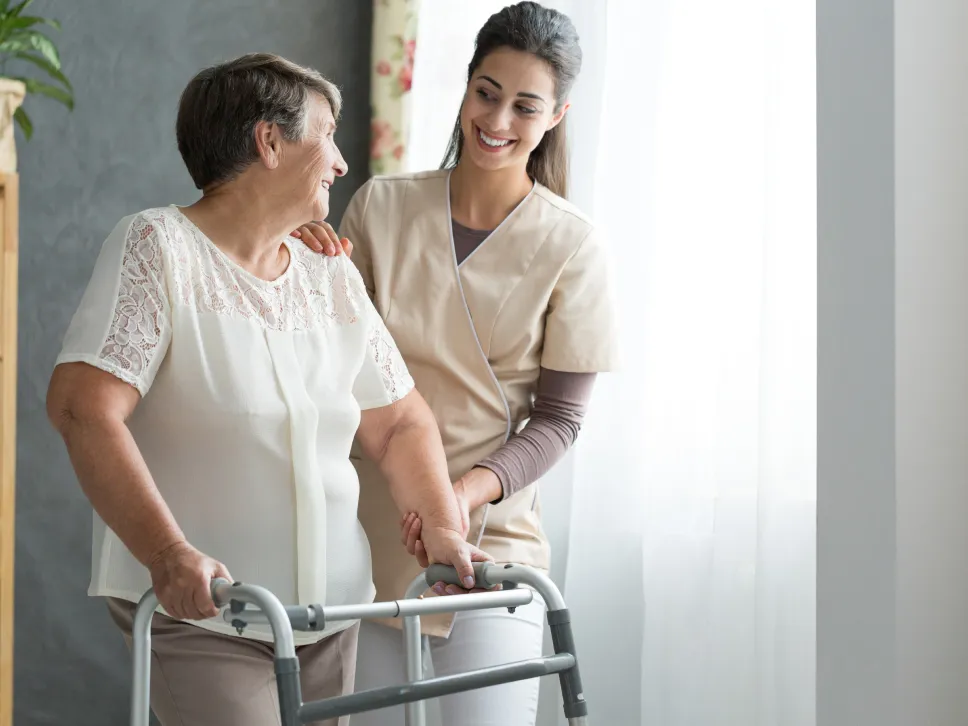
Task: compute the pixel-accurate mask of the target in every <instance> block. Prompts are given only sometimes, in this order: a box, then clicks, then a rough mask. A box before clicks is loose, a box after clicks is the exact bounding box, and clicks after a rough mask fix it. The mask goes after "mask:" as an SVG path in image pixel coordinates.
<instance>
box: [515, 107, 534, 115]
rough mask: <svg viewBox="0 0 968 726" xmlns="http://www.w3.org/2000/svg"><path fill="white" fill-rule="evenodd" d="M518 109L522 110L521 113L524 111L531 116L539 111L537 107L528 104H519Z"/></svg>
mask: <svg viewBox="0 0 968 726" xmlns="http://www.w3.org/2000/svg"><path fill="white" fill-rule="evenodd" d="M518 111H520V112H521V113H523V114H524V115H526V116H530V115H531V114H533V113H538V110H537V109H534V108H530V107H528V106H518Z"/></svg>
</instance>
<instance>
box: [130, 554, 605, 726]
mask: <svg viewBox="0 0 968 726" xmlns="http://www.w3.org/2000/svg"><path fill="white" fill-rule="evenodd" d="M474 577H475V582H476V586H477V587H480V588H484V589H487V590H489V591H488V592H482V593H470V594H466V595H450V596H443V597H432V598H421V597H420V595H421V593H423V592H424V591H425V590H426V589H427V587H430V586H432V585H433V584H434V583H437V582H445V583H448V584H454V585H460V581H459V578H458V576H457V572H456V570H455V569H454V568H453V567H448V566H444V565H431V566H430V567H429V568H427V569H426V570H425V571H424V572H423V573H421V574H420V575H419V576H417V577H416V578H415V579H414V581H413V582H412V583H411V585H410V587H409V588H408V590H407V592H406V595H405V596H404V598H403V599H401V600H393V601H387V602H374V603H365V604H360V605H336V606H331V607H324V606H322V605H308V606H284V605H283V604H282V603H281V602H280V601H279V599H278V598H276V596H275V595H273V594H272V593H271V592H269V591H268V590H266V589H265V588H262V587H259V586H257V585H247V584H242V583H234V584H233V583H229V582H228V581H227V580H223V579H219V580H214V581H213V582H212V598H213V599H214V600H215V604H216V605H217V606H218V607H220V608H223V612H222V618H223V620H225V621H226V622H228V623H230V624H232V625H234V626H235V627H236V629H237V630H238V631H239V633H240V634H241V633H242V632H243V631H244V630H245V628H246V627H247V626H248V625H250V624H253V623H268V624H269V626H270V628H271V630H272V636H273V640H274V643H275V673H276V685H277V688H278V691H279V710H280V713H281V717H282V726H301V725H302V724H309V723H312V722H315V721H321V720H323V719H331V718H336V717H339V716H345V715H350V714H355V713H362V712H364V711H372V710H375V709H379V708H387V707H390V706H397V705H401V704H403V705H404V706H405V709H406V726H425V724H426V713H425V704H426V700H427V699H430V698H438V697H440V696H446V695H450V694H454V693H461V692H464V691H470V690H475V689H478V688H486V687H488V686H495V685H499V684H502V683H511V682H513V681H521V680H527V679H530V678H540V677H541V676H547V675H552V674H555V673H557V674H558V678H559V680H560V682H561V694H562V701H563V707H564V712H565V717H566V718H567V720H568V725H569V726H587V714H588V707H587V705H586V702H585V698H584V695H583V693H582V685H581V676H580V674H579V671H578V656H577V654H576V652H575V640H574V637H573V635H572V630H571V618H570V615H569V612H568V608H567V607H566V605H565V601H564V599H563V598H562V596H561V592H560V591H559V590H558V588H557V587H556V586H555V584H554V583H553V582H552V581H551V579H550V578H548V577H547V576H546V575H545V574H544V573H542V572H540V571H538V570H535V569H533V568H531V567H526V566H524V565H517V564H506V565H497V564H494V563H491V562H479V563H475V565H474ZM498 586H500V588H501V589H498V590H493V588H496V587H498ZM531 588H534V590H535V591H537V592H538V593H539V594H540V595H541V596H542V597H543V598H544V601H545V603H546V604H547V607H548V610H547V619H548V626H549V628H550V629H551V638H552V643H553V646H554V654H553V655H546V656H542V657H540V658H532V659H528V660H523V661H518V662H514V663H507V664H504V665H498V666H492V667H489V668H481V669H478V670H472V671H467V672H464V673H458V674H455V675H449V676H441V677H435V678H428V679H424V678H423V639H422V636H421V633H420V616H421V615H431V614H436V613H456V612H463V611H468V610H482V609H487V608H501V607H506V608H508V610H509V611H510V612H514V609H515V608H517V607H521V606H523V605H527V604H528V603H530V602H531V601H532V599H533V597H534V593H533V592H532V589H531ZM249 605H253V606H255V607H249ZM157 607H158V598H157V596H156V595H155V593H154V591H153V590H148V592H146V593H145V594H144V596H143V597H142V598H141V601H140V602H139V603H138V608H137V611H136V612H135V618H134V627H133V632H132V637H133V646H132V652H133V660H134V663H133V666H134V683H133V690H132V694H131V726H148V716H149V710H150V704H149V694H150V683H151V673H150V669H151V618H152V615H153V614H154V612H155V610H156V608H157ZM374 618H403V638H404V646H405V651H406V658H407V672H406V677H407V679H408V682H406V683H402V684H399V685H394V686H386V687H382V688H372V689H368V690H365V691H360V692H358V693H353V694H349V695H344V696H336V697H333V698H325V699H322V700H319V701H311V702H309V703H303V700H302V691H301V687H300V683H299V660H298V659H297V657H296V648H295V644H294V638H293V631H303V632H314V631H320V630H323V629H324V628H325V627H326V625H327V624H331V623H334V622H338V621H347V620H370V619H374Z"/></svg>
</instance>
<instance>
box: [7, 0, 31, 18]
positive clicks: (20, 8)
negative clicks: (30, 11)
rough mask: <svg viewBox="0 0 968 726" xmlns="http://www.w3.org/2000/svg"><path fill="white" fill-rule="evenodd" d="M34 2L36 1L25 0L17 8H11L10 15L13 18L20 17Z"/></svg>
mask: <svg viewBox="0 0 968 726" xmlns="http://www.w3.org/2000/svg"><path fill="white" fill-rule="evenodd" d="M33 1H34V0H23V2H22V3H20V4H19V5H17V6H16V7H13V8H11V9H10V11H9V14H10V15H12V16H14V17H16V16H18V15H20V13H22V12H23V11H24V10H26V9H27V6H28V5H30V3H32V2H33Z"/></svg>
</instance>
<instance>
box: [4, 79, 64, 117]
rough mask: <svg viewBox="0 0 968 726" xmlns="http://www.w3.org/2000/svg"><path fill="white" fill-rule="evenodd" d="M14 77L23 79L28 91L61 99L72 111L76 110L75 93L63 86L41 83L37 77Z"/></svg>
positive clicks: (56, 99) (57, 99)
mask: <svg viewBox="0 0 968 726" xmlns="http://www.w3.org/2000/svg"><path fill="white" fill-rule="evenodd" d="M12 77H13V79H14V80H16V81H23V84H24V85H25V86H26V87H27V93H35V94H38V95H40V96H47V98H52V99H54V100H55V101H60V102H61V103H63V104H64V105H65V106H67V108H69V109H71V110H72V111H73V110H74V94H72V93H71V92H70V91H65V90H64V89H63V88H58V87H57V86H52V85H50V84H49V83H41V82H40V81H38V80H37V79H36V78H24V77H22V76H12Z"/></svg>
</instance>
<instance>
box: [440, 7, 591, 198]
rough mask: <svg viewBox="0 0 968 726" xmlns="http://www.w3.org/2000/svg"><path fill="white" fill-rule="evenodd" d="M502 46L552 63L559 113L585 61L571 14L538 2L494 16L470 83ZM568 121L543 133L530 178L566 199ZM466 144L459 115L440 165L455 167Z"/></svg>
mask: <svg viewBox="0 0 968 726" xmlns="http://www.w3.org/2000/svg"><path fill="white" fill-rule="evenodd" d="M500 48H512V49H514V50H519V51H523V52H525V53H531V54H532V55H534V56H537V57H538V58H540V59H541V60H543V61H545V62H546V63H547V64H548V65H549V66H551V69H552V72H553V73H554V76H555V113H557V112H558V111H560V110H561V107H562V105H563V104H564V102H565V100H566V99H567V98H568V94H569V93H570V92H571V87H572V86H573V85H574V83H575V79H576V78H577V77H578V73H579V72H580V71H581V61H582V54H581V46H579V44H578V31H576V30H575V26H574V25H573V24H572V22H571V20H570V19H569V18H568V16H567V15H565V14H564V13H560V12H558V11H557V10H552V9H551V8H546V7H543V6H542V5H539V4H538V3H536V2H520V3H517V4H515V5H510V6H508V7H506V8H504V9H503V10H501V11H500V12H499V13H495V14H494V15H492V16H491V17H490V18H488V20H487V22H486V23H484V27H482V28H481V29H480V31H479V32H478V34H477V40H476V41H475V43H474V56H473V58H471V62H470V63H469V64H468V66H467V82H468V83H470V81H471V78H473V76H474V72H475V71H476V70H477V68H478V66H480V64H481V62H482V61H483V60H484V58H486V57H487V56H488V55H489V54H490V53H492V52H494V51H495V50H498V49H500ZM565 120H566V119H564V118H563V119H562V120H561V122H560V123H559V124H558V125H557V126H555V127H554V128H553V129H551V130H550V131H547V132H546V133H545V135H544V136H543V137H542V139H541V142H540V143H539V144H538V146H537V147H535V149H534V151H532V152H531V157H530V158H529V159H528V176H530V177H531V178H532V179H534V180H535V181H537V182H539V183H540V184H543V185H544V186H546V187H548V188H549V189H550V190H551V191H553V192H554V193H555V194H558V195H559V196H562V197H564V196H567V193H568V145H567V141H566V136H565ZM463 147H464V132H463V130H462V129H461V126H460V114H458V116H457V123H456V124H455V125H454V132H453V134H452V135H451V137H450V143H449V144H448V146H447V153H446V154H445V155H444V160H443V162H442V163H441V169H451V168H453V167H455V166H457V163H458V162H459V161H460V157H461V150H462V149H463Z"/></svg>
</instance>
